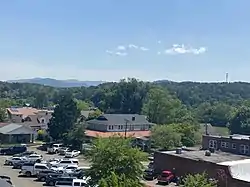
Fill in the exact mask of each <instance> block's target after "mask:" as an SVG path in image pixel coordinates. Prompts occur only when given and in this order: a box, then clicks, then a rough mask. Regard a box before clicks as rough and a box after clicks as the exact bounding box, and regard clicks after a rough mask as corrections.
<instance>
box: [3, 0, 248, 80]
mask: <svg viewBox="0 0 250 187" xmlns="http://www.w3.org/2000/svg"><path fill="white" fill-rule="evenodd" d="M249 6H250V1H249V0H238V1H236V0H209V1H200V0H154V1H153V0H126V1H117V0H73V1H70V0H53V1H52V0H36V1H34V0H9V1H1V2H0V80H13V79H25V78H33V77H49V78H55V79H78V80H104V81H118V80H120V79H122V78H127V77H134V78H138V79H140V80H147V81H153V80H160V79H167V80H173V81H202V82H204V81H205V82H214V81H225V75H226V73H228V74H229V80H230V81H250V73H249V70H250V24H249V20H250V11H249Z"/></svg>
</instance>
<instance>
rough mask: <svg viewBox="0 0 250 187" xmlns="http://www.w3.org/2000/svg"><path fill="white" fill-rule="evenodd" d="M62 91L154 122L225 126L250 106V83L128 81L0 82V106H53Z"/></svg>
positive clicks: (105, 109) (98, 105) (108, 111)
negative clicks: (87, 83) (82, 83)
mask: <svg viewBox="0 0 250 187" xmlns="http://www.w3.org/2000/svg"><path fill="white" fill-rule="evenodd" d="M65 90H67V91H69V92H71V93H72V94H73V96H74V98H75V99H77V100H79V101H84V102H86V103H88V104H89V105H93V106H96V107H98V108H99V109H101V110H102V111H104V112H107V113H145V114H147V115H148V116H149V117H150V119H151V121H153V122H156V123H167V122H169V121H171V120H173V119H175V120H177V119H180V118H182V120H183V118H184V119H186V120H191V119H197V120H198V121H199V122H202V123H203V122H209V123H212V124H214V125H218V126H225V125H226V124H227V122H228V121H229V119H230V118H231V116H232V115H233V114H234V113H235V111H236V109H237V108H238V107H239V106H242V105H249V103H250V102H248V101H250V84H249V83H243V82H236V83H197V82H181V83H177V82H170V81H159V82H155V83H149V82H142V81H138V80H136V79H128V80H121V81H120V82H119V83H104V84H101V85H99V86H96V87H93V86H92V87H77V88H53V87H49V86H42V85H38V84H28V83H6V82H0V97H1V101H0V105H1V107H8V106H14V105H16V106H22V105H23V104H25V103H29V104H31V105H32V106H35V107H39V108H41V107H45V106H48V105H53V104H55V103H56V97H57V95H58V94H59V92H61V91H65ZM173 110H174V111H175V112H173ZM176 111H178V112H176ZM173 115H175V117H173ZM175 122H176V121H175ZM177 122H178V121H177Z"/></svg>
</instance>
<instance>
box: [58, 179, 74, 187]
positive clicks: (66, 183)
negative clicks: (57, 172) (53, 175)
mask: <svg viewBox="0 0 250 187" xmlns="http://www.w3.org/2000/svg"><path fill="white" fill-rule="evenodd" d="M74 179H76V178H75V177H60V178H58V179H57V180H56V183H55V186H56V187H62V186H63V187H65V186H70V187H72V182H73V180H74Z"/></svg>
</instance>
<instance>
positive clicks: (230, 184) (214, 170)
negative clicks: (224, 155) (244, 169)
mask: <svg viewBox="0 0 250 187" xmlns="http://www.w3.org/2000/svg"><path fill="white" fill-rule="evenodd" d="M154 167H155V169H156V171H157V172H161V171H162V170H171V171H172V170H173V168H175V173H176V175H177V176H185V175H186V174H189V173H191V174H195V173H203V172H206V173H207V174H208V176H209V177H211V178H216V179H217V180H218V181H219V186H221V187H249V186H250V183H247V182H244V181H240V180H236V179H233V178H232V177H231V175H230V173H229V170H228V168H227V166H220V165H217V164H215V163H210V162H206V161H196V160H191V159H187V158H183V157H179V156H175V155H169V154H164V153H161V152H156V153H155V155H154ZM219 171H224V176H223V175H221V174H219Z"/></svg>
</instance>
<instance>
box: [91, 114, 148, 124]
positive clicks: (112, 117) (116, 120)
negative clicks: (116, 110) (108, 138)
mask: <svg viewBox="0 0 250 187" xmlns="http://www.w3.org/2000/svg"><path fill="white" fill-rule="evenodd" d="M133 118H134V121H133V120H132V119H133ZM126 121H127V122H128V123H133V124H151V123H149V122H148V120H147V118H146V116H145V115H139V114H103V115H101V116H99V117H98V118H97V119H93V120H89V121H88V123H95V124H107V125H108V124H111V125H113V124H125V123H126Z"/></svg>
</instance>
